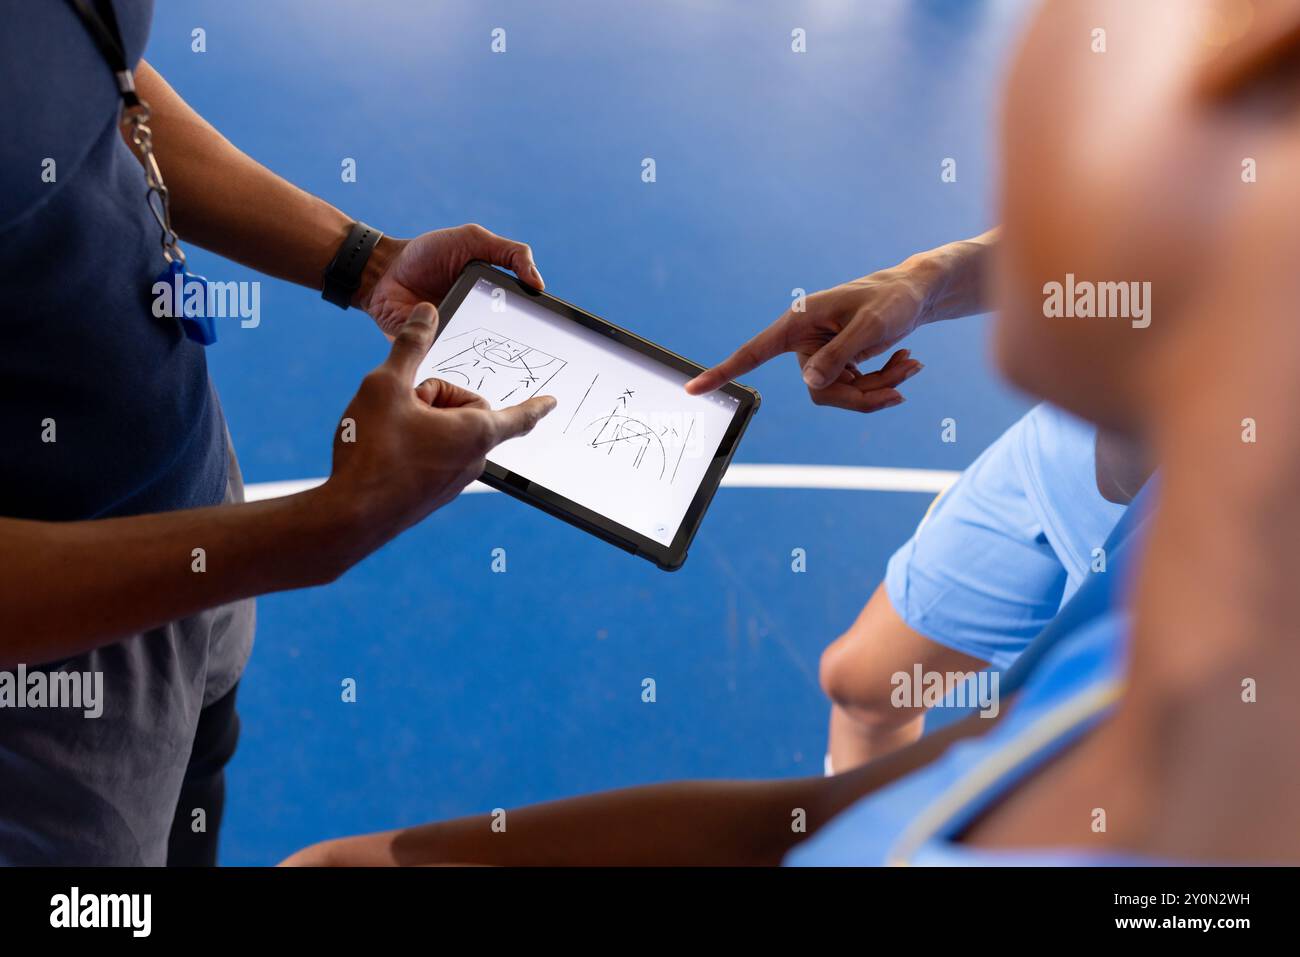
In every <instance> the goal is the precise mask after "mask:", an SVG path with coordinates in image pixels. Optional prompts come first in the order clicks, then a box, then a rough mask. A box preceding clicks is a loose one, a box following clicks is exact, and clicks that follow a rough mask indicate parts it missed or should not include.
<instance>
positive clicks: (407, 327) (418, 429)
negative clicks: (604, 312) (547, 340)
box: [325, 302, 555, 554]
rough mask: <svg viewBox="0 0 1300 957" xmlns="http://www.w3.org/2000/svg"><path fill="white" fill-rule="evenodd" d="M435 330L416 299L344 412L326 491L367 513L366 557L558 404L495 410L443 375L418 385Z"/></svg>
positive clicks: (427, 308)
mask: <svg viewBox="0 0 1300 957" xmlns="http://www.w3.org/2000/svg"><path fill="white" fill-rule="evenodd" d="M437 328H438V313H437V310H435V309H434V308H433V306H432V305H430V304H429V303H427V302H422V303H419V304H418V305H416V306H415V307H414V308H413V309H412V310H411V311H410V313H409V315H408V318H407V319H406V321H405V323H404V324H403V325H402V326H401V327H400V328H399V329H398V332H397V336H396V338H395V339H394V340H393V347H392V351H391V352H390V353H389V356H388V359H387V360H386V361H385V362H384V364H383V365H381V366H379V367H378V368H377V369H375V370H374V371H373V372H371V373H370V374H369V375H367V376H366V378H365V380H364V381H363V382H362V383H361V388H360V389H359V390H358V391H357V394H356V397H355V398H353V400H352V402H351V404H350V405H349V406H348V408H347V411H346V412H344V413H343V421H342V424H341V426H340V428H339V430H338V433H337V435H336V437H335V440H334V470H333V473H332V474H331V476H330V479H329V481H328V482H327V483H326V490H325V491H326V493H327V494H330V495H332V496H337V497H336V498H335V499H334V500H333V505H334V506H336V507H337V508H338V509H339V510H340V512H341V513H343V514H359V515H360V516H361V520H362V523H363V524H364V526H365V527H364V529H362V528H359V529H357V531H358V532H359V534H360V538H361V541H360V542H359V543H358V544H359V546H360V551H361V554H365V553H367V552H369V551H370V550H371V549H372V548H374V547H375V546H376V545H377V544H378V543H381V542H384V541H386V540H388V539H389V538H392V537H393V536H394V535H396V534H398V533H399V532H401V531H403V530H404V529H406V528H409V527H410V526H411V525H414V524H415V523H416V522H418V521H420V520H421V519H422V518H424V517H425V516H427V515H428V514H429V513H430V512H432V511H434V510H435V509H437V508H439V507H440V506H442V505H445V504H446V503H447V502H450V501H451V500H452V499H453V498H455V497H456V496H457V495H459V494H460V491H461V489H463V488H464V487H465V486H466V485H468V484H469V483H470V482H472V481H474V480H475V479H476V478H478V477H479V476H480V475H481V474H482V472H483V467H484V463H485V457H486V456H487V454H488V452H490V451H491V450H492V449H494V448H496V446H498V445H500V444H501V443H502V442H504V441H505V440H506V439H511V438H515V437H516V436H521V435H526V434H528V433H529V432H531V431H532V429H533V426H535V425H536V424H537V423H538V421H540V420H541V418H542V417H543V416H544V415H546V413H548V412H550V411H551V410H552V409H553V408H555V400H554V399H553V398H551V397H550V396H534V397H532V398H530V399H528V400H526V401H524V402H520V403H518V404H517V405H511V406H507V407H505V408H501V409H498V410H496V411H494V410H493V409H492V408H491V406H489V405H488V403H487V401H485V400H484V399H482V398H480V397H479V396H477V395H475V394H474V393H473V392H470V391H468V390H466V389H462V388H460V387H459V386H457V385H453V384H452V383H449V382H445V381H442V380H440V379H428V380H426V381H424V382H421V383H420V384H419V385H418V386H417V387H416V388H415V389H412V388H411V381H412V379H413V378H414V376H415V373H416V369H417V368H418V367H419V365H420V361H421V360H422V359H423V358H424V356H425V354H426V353H427V352H428V351H429V347H430V346H431V345H432V344H433V340H434V337H435V335H436V333H437Z"/></svg>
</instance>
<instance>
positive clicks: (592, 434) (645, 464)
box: [564, 375, 695, 484]
mask: <svg viewBox="0 0 1300 957" xmlns="http://www.w3.org/2000/svg"><path fill="white" fill-rule="evenodd" d="M599 378H600V376H599V375H597V376H596V377H595V378H593V379H592V380H591V385H589V386H588V387H587V392H586V393H585V394H584V395H583V397H582V402H579V403H578V406H577V408H575V409H574V410H573V415H572V416H571V417H570V419H569V425H572V424H573V420H574V419H575V418H577V415H578V412H579V410H581V408H582V406H583V403H585V402H586V401H587V396H589V395H591V390H592V389H593V388H594V387H595V385H596V380H597V379H599ZM635 396H636V391H635V390H634V389H623V390H621V391H620V392H619V393H618V395H617V396H616V397H615V399H614V405H613V408H612V409H611V410H610V412H609V414H608V415H604V416H601V417H600V418H597V419H592V420H591V421H590V422H588V423H587V425H586V426H585V427H584V428H583V441H584V442H585V444H586V445H587V446H588V447H589V448H592V449H595V450H597V451H601V452H603V453H604V454H605V455H607V456H611V457H614V456H618V457H621V459H622V460H623V461H624V462H625V463H626V464H627V466H628V467H629V468H630V469H632V470H634V471H637V472H641V473H643V474H649V475H651V476H653V477H655V478H658V479H664V478H666V479H667V480H668V482H669V483H670V484H671V483H672V482H673V480H675V479H676V478H677V469H678V467H679V466H680V465H681V462H682V456H683V455H684V454H685V452H686V443H687V441H688V440H689V439H690V435H691V432H692V431H693V430H694V428H695V417H694V416H691V418H690V421H689V423H688V425H687V427H686V434H685V435H682V434H681V433H680V432H679V431H678V429H677V426H676V425H675V424H665V425H652V424H650V423H649V422H647V421H646V417H644V416H638V414H637V413H635V412H633V411H630V410H629V402H630V400H632V399H633V398H635ZM569 425H566V426H565V428H564V431H565V432H568V431H569ZM675 446H679V448H678V449H677V455H676V456H673V455H672V454H671V453H672V451H673V448H674V447H675ZM674 459H675V461H674ZM670 462H672V465H673V469H672V473H671V474H669V473H668V465H669V463H670Z"/></svg>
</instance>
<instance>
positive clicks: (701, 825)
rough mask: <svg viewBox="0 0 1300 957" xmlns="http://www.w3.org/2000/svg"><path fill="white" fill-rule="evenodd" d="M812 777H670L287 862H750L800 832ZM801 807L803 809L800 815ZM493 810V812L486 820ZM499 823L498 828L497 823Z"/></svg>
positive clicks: (766, 858) (765, 860)
mask: <svg viewBox="0 0 1300 957" xmlns="http://www.w3.org/2000/svg"><path fill="white" fill-rule="evenodd" d="M819 782H820V779H799V780H790V781H773V782H763V781H680V782H673V783H671V784H657V785H649V786H646V787H638V788H628V789H624V790H619V791H609V792H604V793H599V794H590V795H584V796H582V797H575V798H568V799H565V800H561V801H552V802H548V803H546V804H537V805H532V806H529V807H523V808H517V809H512V810H508V811H506V812H505V816H504V819H501V818H496V819H494V817H493V816H492V815H488V814H484V815H478V816H475V817H468V818H460V819H458V820H453V821H445V822H439V823H435V824H427V825H423V826H421V827H414V828H408V829H403V830H398V831H389V832H385V833H379V834H368V835H362V836H359V837H350V838H344V839H341V840H336V841H330V842H327V843H326V844H324V845H319V846H318V847H317V848H315V849H311V850H310V851H309V852H304V853H307V854H309V857H308V858H307V859H305V860H301V861H292V860H291V862H293V863H317V864H318V863H330V864H346V865H352V866H356V865H362V866H393V865H406V866H410V865H427V864H486V865H493V866H534V865H551V866H576V865H589V866H623V865H646V864H651V865H721V864H732V865H758V864H776V863H779V862H780V860H781V858H782V857H783V856H784V854H785V852H786V851H787V850H788V849H789V848H790V847H792V846H793V845H794V844H795V843H796V841H798V840H799V839H802V838H803V837H804V836H805V833H804V832H803V831H802V830H798V831H797V830H796V829H795V827H794V826H793V825H795V823H796V819H795V817H794V812H795V809H799V808H802V809H805V810H806V809H807V808H808V806H809V804H810V802H811V801H812V800H813V799H814V793H815V791H814V789H815V788H816V786H817V785H818V784H819ZM804 816H805V817H807V814H805V815H804ZM494 820H497V821H499V822H500V823H498V824H497V829H496V830H494V829H493V823H494ZM502 824H503V825H504V830H502V829H501V827H502Z"/></svg>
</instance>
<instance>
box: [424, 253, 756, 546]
mask: <svg viewBox="0 0 1300 957" xmlns="http://www.w3.org/2000/svg"><path fill="white" fill-rule="evenodd" d="M438 314H439V319H440V321H439V326H438V334H437V337H436V338H435V340H434V343H433V347H432V348H431V349H430V350H429V353H428V355H426V356H425V358H424V361H423V362H422V363H421V364H420V368H419V371H418V372H417V374H416V377H415V381H416V382H417V383H419V382H423V381H424V380H425V379H429V378H437V379H444V380H446V381H447V382H451V383H454V384H456V385H459V386H462V387H464V388H467V389H470V390H472V391H473V392H476V393H478V394H479V395H480V396H482V397H483V398H484V399H486V400H487V401H488V402H489V403H490V404H491V405H492V407H493V408H501V407H503V406H507V405H514V404H515V403H517V402H522V401H523V400H525V399H528V398H530V397H532V396H534V395H550V396H554V397H555V400H556V403H557V404H556V407H555V408H554V409H553V410H552V411H551V413H550V414H549V415H547V416H546V417H545V418H544V419H542V421H541V422H539V423H538V425H537V427H536V428H535V429H533V431H532V432H530V433H529V434H528V435H525V436H522V437H520V438H517V439H509V440H507V441H506V442H503V443H502V444H501V445H499V446H497V448H496V449H494V450H493V451H492V453H491V455H490V456H489V457H488V462H487V467H486V469H485V470H484V472H483V475H482V481H483V482H484V483H485V484H487V485H490V486H492V487H493V488H497V489H500V490H501V491H503V492H505V493H507V494H509V495H513V496H514V497H515V498H518V499H522V500H523V501H525V502H527V503H529V504H530V505H533V506H536V507H537V508H540V509H542V510H543V511H545V512H549V513H550V514H551V515H554V516H556V517H557V518H561V519H563V520H564V521H566V522H569V523H570V524H572V525H576V526H577V527H578V528H581V529H583V530H585V531H587V532H590V533H591V534H593V535H596V536H599V537H600V538H603V539H605V540H606V541H608V542H611V543H612V544H614V545H617V546H619V547H620V548H623V549H626V550H627V551H629V552H632V553H633V554H635V555H639V556H641V557H642V558H647V559H649V560H650V561H652V562H654V563H655V564H656V565H658V566H659V567H660V568H663V569H667V570H673V569H677V568H680V567H681V565H682V563H683V562H685V561H686V552H687V549H688V548H690V544H691V540H692V539H693V538H694V537H695V532H696V530H697V529H698V528H699V525H700V521H701V520H702V519H703V518H704V512H705V509H707V508H708V506H709V502H710V501H711V500H712V498H713V493H714V492H716V491H717V488H718V484H719V483H720V482H721V481H722V474H723V473H724V472H725V471H726V469H727V464H728V463H729V462H730V461H731V457H732V455H734V454H735V451H736V446H737V445H738V444H739V443H740V437H741V435H742V434H743V433H744V431H745V427H746V426H747V425H748V424H749V420H750V418H751V417H752V416H753V414H754V412H755V411H756V410H757V409H758V405H759V395H758V393H757V392H755V391H754V390H753V389H749V388H746V387H745V386H742V385H739V384H737V383H735V382H732V383H729V384H728V385H725V386H723V387H722V388H721V389H719V390H718V391H717V392H714V393H713V394H711V395H707V396H691V395H687V394H686V392H685V391H684V390H683V388H682V386H683V385H685V383H686V382H687V381H688V380H689V379H691V378H693V377H694V376H695V375H697V374H698V373H700V372H701V371H703V366H700V365H697V364H696V363H694V362H691V361H690V360H688V359H683V358H682V357H681V356H679V355H675V354H674V353H672V352H669V351H668V350H667V349H663V348H661V347H660V346H657V345H655V344H654V343H652V342H647V341H646V340H645V339H642V338H641V337H640V336H637V335H634V334H633V333H631V332H628V331H627V330H626V329H621V328H619V327H618V326H616V325H613V324H612V323H609V322H606V321H605V320H604V319H600V318H597V317H596V316H593V315H591V314H590V313H588V312H584V311H583V310H581V309H579V308H578V307H576V306H573V305H570V304H569V303H567V302H564V301H563V300H561V299H557V298H555V297H554V296H551V295H548V294H546V293H542V292H539V291H537V290H536V289H533V288H531V287H529V286H527V285H525V284H524V283H522V282H520V281H519V280H518V279H516V278H515V277H514V276H512V275H509V274H508V273H505V272H502V271H500V270H498V269H494V268H493V267H492V266H489V265H487V264H486V263H481V262H473V263H470V264H469V265H468V266H467V267H466V268H465V271H464V272H463V273H461V275H460V277H459V278H458V279H457V280H456V284H455V285H454V286H452V288H451V291H450V292H449V293H447V297H446V298H445V299H444V300H443V301H442V305H441V306H439V308H438Z"/></svg>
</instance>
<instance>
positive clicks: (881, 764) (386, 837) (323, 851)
mask: <svg viewBox="0 0 1300 957" xmlns="http://www.w3.org/2000/svg"><path fill="white" fill-rule="evenodd" d="M993 724H994V721H986V720H981V719H980V718H979V717H978V716H976V717H973V718H970V719H967V720H965V721H961V722H958V723H956V724H953V725H950V726H948V727H946V728H944V729H942V730H941V731H939V732H936V733H935V734H932V735H930V736H929V737H926V738H923V739H922V740H921V741H918V742H917V743H916V744H913V745H911V746H909V747H907V748H904V749H902V750H901V751H898V752H895V753H894V754H891V755H888V756H887V757H885V758H882V759H880V760H878V761H873V762H872V763H871V764H868V765H866V766H865V767H862V768H859V769H858V770H856V771H852V772H850V773H848V774H841V775H837V776H835V777H832V778H821V777H818V778H796V779H791V780H776V781H676V782H672V783H669V784H653V785H648V786H645V787H637V788H626V789H623V790H619V791H605V792H601V793H598V794H590V795H584V796H582V797H575V798H567V799H565V800H561V801H551V802H549V803H546V804H536V805H532V806H530V807H523V808H518V809H516V810H511V811H507V813H506V818H505V825H506V826H505V830H504V831H500V830H493V827H492V824H493V820H494V819H493V817H492V815H489V814H484V815H478V816H475V817H466V818H460V819H458V820H454V821H445V822H440V823H435V824H426V825H423V826H420V827H412V828H404V829H401V830H396V831H385V832H381V833H376V834H365V835H360V836H357V837H347V838H339V839H336V840H331V841H325V842H323V843H320V844H316V845H313V846H312V847H309V848H306V849H305V850H302V851H299V852H298V853H297V854H294V855H293V856H292V857H290V858H289V859H288V860H286V861H285V862H284V863H285V864H291V865H338V866H394V865H422V864H449V863H454V864H491V865H502V866H509V865H554V866H570V865H584V864H588V865H680V864H695V865H722V864H731V865H762V864H779V863H780V862H781V860H782V858H784V856H785V855H786V853H787V852H788V851H789V850H790V849H791V848H792V847H794V846H795V845H796V844H798V843H799V842H800V841H802V840H805V839H806V838H807V837H808V836H809V835H810V834H813V833H815V832H816V831H817V830H818V829H819V828H820V827H821V826H822V825H824V824H825V823H826V822H827V821H829V820H830V819H831V818H832V817H834V816H835V815H836V814H838V813H839V812H840V811H842V810H844V809H845V808H847V807H848V806H849V805H850V804H852V803H853V802H854V801H856V800H857V799H858V798H860V797H862V796H863V795H865V794H869V793H871V792H872V791H875V790H876V789H877V788H880V787H883V786H884V785H886V784H889V783H890V782H892V781H894V780H896V779H897V778H899V777H901V776H902V775H904V774H906V773H908V772H909V771H912V770H915V769H916V768H918V767H922V766H923V765H925V764H928V763H929V762H930V761H933V760H934V759H935V758H936V757H937V756H938V755H940V754H942V753H943V751H945V750H946V749H947V748H948V746H949V745H950V744H952V743H953V742H954V741H958V740H960V739H962V738H965V737H970V736H971V735H974V734H978V733H980V732H983V731H985V730H987V729H988V728H989V727H991V726H992V725H993ZM798 810H803V811H804V812H805V815H806V825H807V831H806V832H803V831H796V830H795V828H794V827H793V824H794V823H795V813H796V812H797V811H798Z"/></svg>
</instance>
